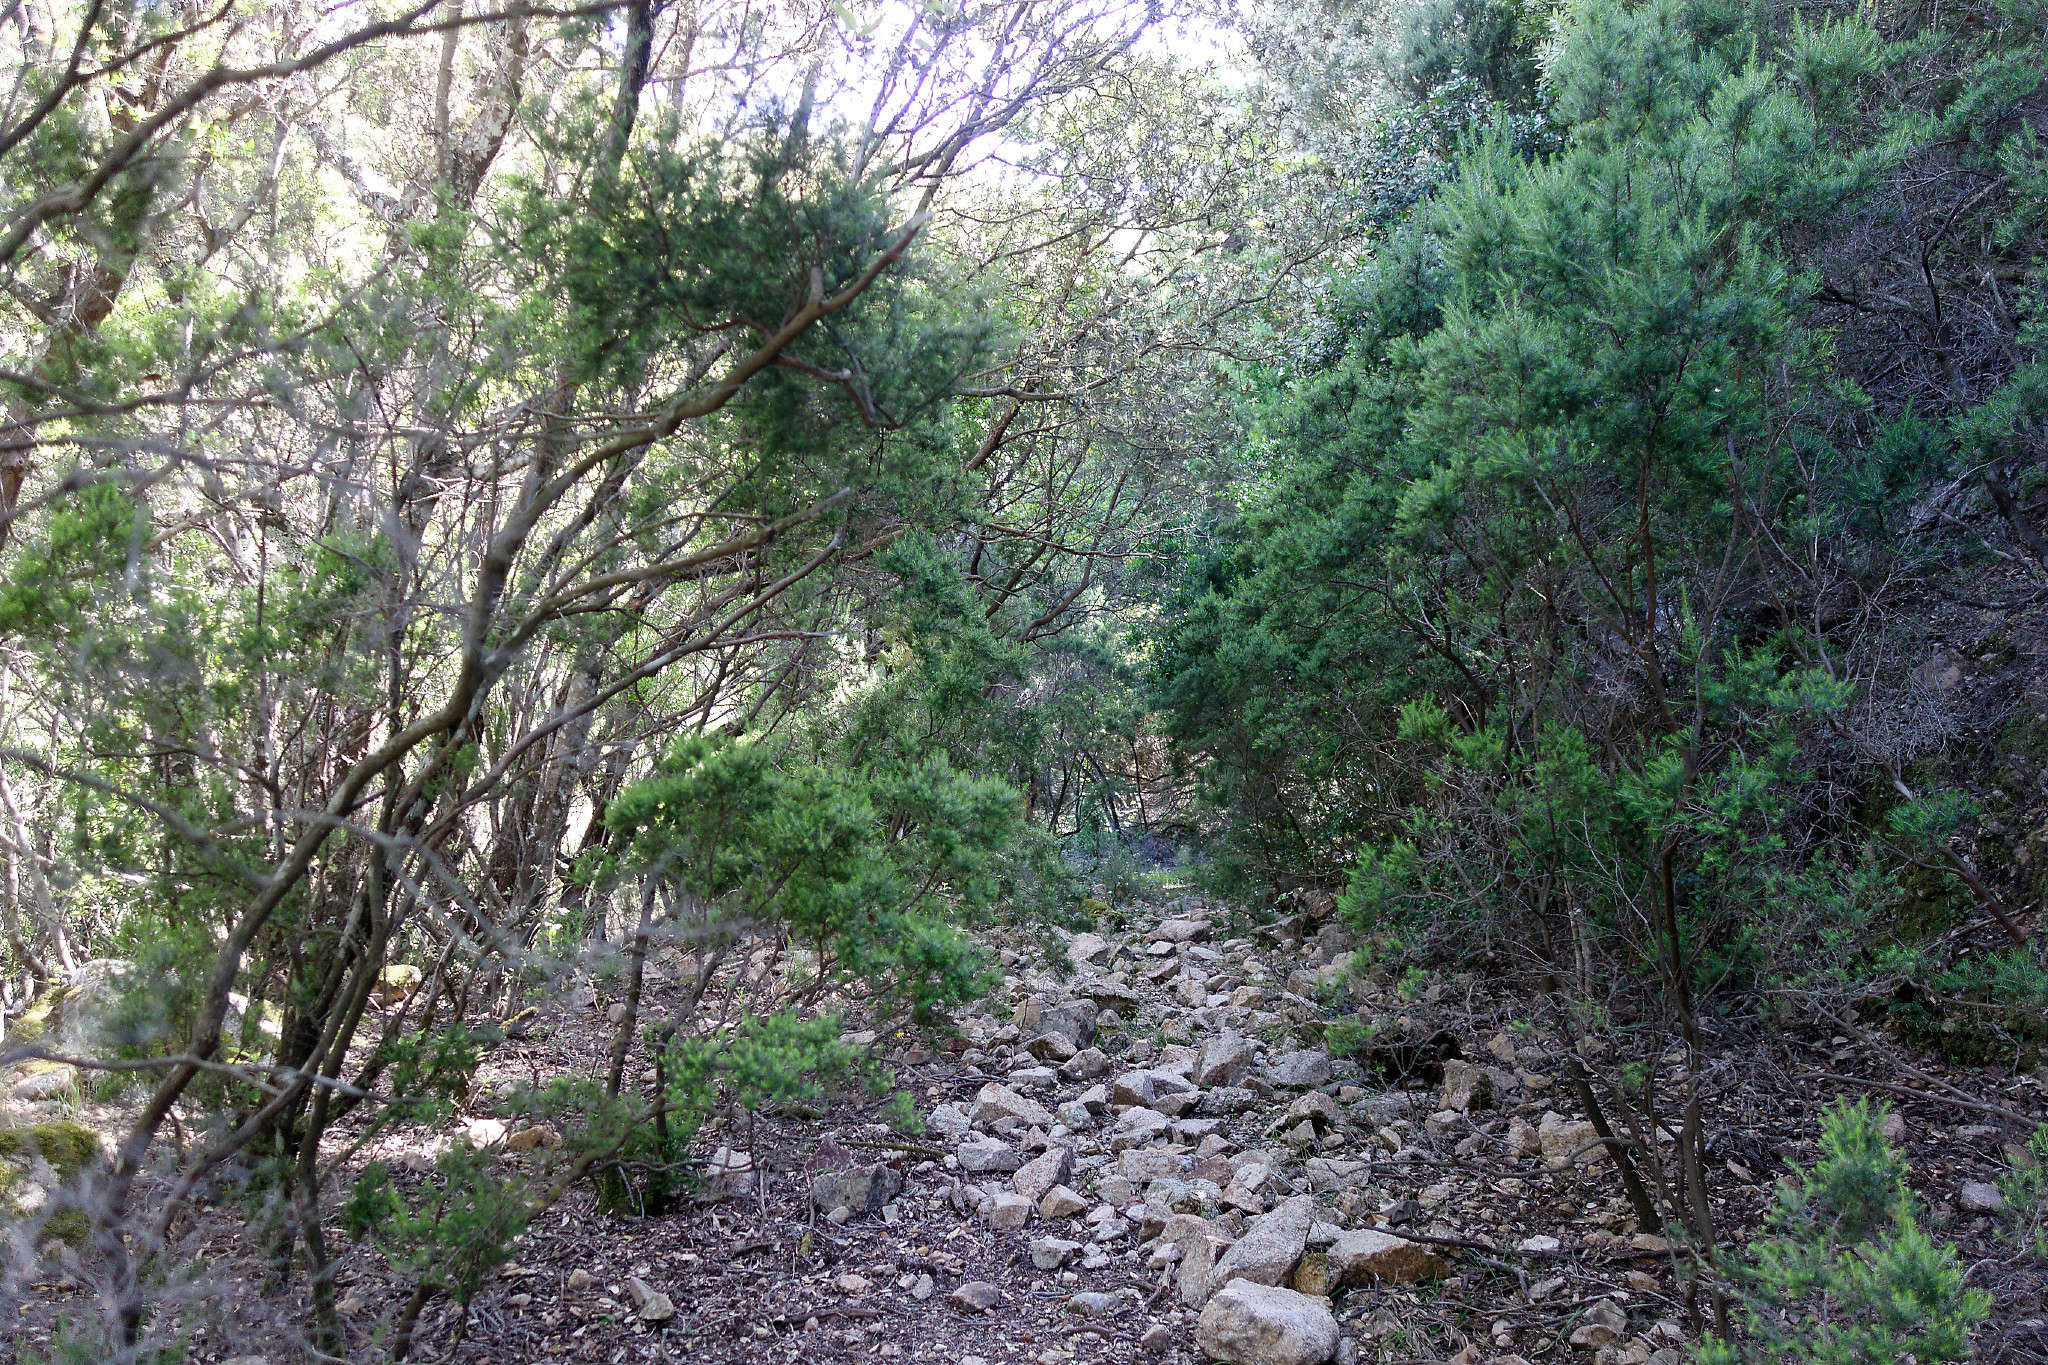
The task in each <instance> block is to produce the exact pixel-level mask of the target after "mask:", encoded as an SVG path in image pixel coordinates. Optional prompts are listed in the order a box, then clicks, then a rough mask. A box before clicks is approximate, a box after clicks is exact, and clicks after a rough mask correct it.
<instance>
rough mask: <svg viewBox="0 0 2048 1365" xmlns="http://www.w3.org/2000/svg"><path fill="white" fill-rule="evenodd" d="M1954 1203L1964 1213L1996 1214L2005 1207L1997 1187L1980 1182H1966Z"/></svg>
mask: <svg viewBox="0 0 2048 1365" xmlns="http://www.w3.org/2000/svg"><path fill="white" fill-rule="evenodd" d="M1956 1203H1957V1204H1958V1205H1959V1206H1960V1207H1961V1208H1962V1210H1963V1212H1964V1213H1997V1212H1998V1211H1999V1210H2000V1209H2002V1208H2004V1207H2005V1196H2004V1195H2002V1194H2000V1193H1999V1192H1998V1186H1996V1185H1990V1184H1986V1183H1985V1182H1984V1181H1982V1180H1966V1181H1964V1182H1963V1189H1962V1193H1961V1194H1960V1195H1959V1196H1958V1197H1957V1199H1956Z"/></svg>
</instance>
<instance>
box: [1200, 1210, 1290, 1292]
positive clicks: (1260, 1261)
mask: <svg viewBox="0 0 2048 1365" xmlns="http://www.w3.org/2000/svg"><path fill="white" fill-rule="evenodd" d="M1315 1212H1316V1201H1315V1197H1314V1196H1313V1195H1306V1194H1302V1195H1296V1196H1295V1197H1294V1198H1292V1199H1288V1200H1284V1201H1282V1202H1281V1203H1280V1204H1279V1205H1278V1206H1277V1207H1275V1208H1274V1210H1273V1211H1272V1212H1271V1213H1268V1214H1266V1215H1264V1216H1263V1217H1260V1218H1256V1219H1253V1220H1252V1224H1251V1226H1250V1227H1248V1228H1246V1229H1245V1233H1244V1236H1242V1237H1240V1238H1238V1239H1237V1241H1236V1242H1235V1243H1234V1244H1233V1245H1232V1246H1231V1248H1230V1250H1229V1251H1227V1252H1225V1253H1224V1255H1223V1259H1222V1260H1220V1261H1218V1262H1217V1263H1216V1269H1215V1272H1214V1273H1213V1274H1211V1275H1210V1277H1209V1291H1210V1292H1211V1293H1214V1292H1215V1291H1217V1290H1219V1289H1221V1288H1222V1287H1223V1286H1224V1285H1226V1284H1229V1283H1230V1282H1231V1281H1232V1280H1250V1281H1252V1282H1253V1283H1255V1284H1279V1283H1280V1282H1281V1281H1283V1280H1285V1279H1286V1278H1287V1273H1288V1272H1289V1271H1291V1270H1293V1269H1294V1263H1295V1262H1296V1261H1299V1260H1300V1259H1301V1253H1302V1251H1303V1250H1304V1249H1306V1247H1307V1246H1308V1229H1309V1224H1311V1223H1313V1222H1314V1221H1315Z"/></svg>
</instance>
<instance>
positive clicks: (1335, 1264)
mask: <svg viewBox="0 0 2048 1365" xmlns="http://www.w3.org/2000/svg"><path fill="white" fill-rule="evenodd" d="M1328 1255H1329V1258H1330V1273H1331V1278H1332V1279H1333V1280H1334V1281H1335V1282H1336V1283H1338V1284H1340V1285H1343V1286H1344V1287H1345V1288H1347V1289H1356V1288H1358V1287H1359V1286H1361V1285H1367V1284H1375V1283H1379V1284H1413V1283H1415V1282H1416V1281H1418V1280H1433V1279H1437V1278H1439V1277H1441V1276H1443V1275H1444V1274H1445V1273H1447V1272H1448V1271H1449V1269H1450V1267H1449V1265H1448V1264H1446V1263H1445V1261H1444V1258H1443V1257H1441V1256H1439V1255H1437V1254H1436V1253H1435V1252H1434V1251H1431V1250H1430V1249H1429V1248H1428V1247H1426V1246H1422V1245H1420V1244H1419V1243H1416V1242H1411V1241H1409V1240H1407V1239H1406V1238H1404V1237H1396V1236H1394V1235H1393V1234H1391V1233H1386V1232H1379V1231H1376V1230H1374V1229H1371V1228H1364V1229H1360V1230H1358V1231H1355V1232H1347V1233H1344V1234H1343V1235H1342V1236H1340V1237H1339V1238H1338V1239H1337V1240H1336V1241H1335V1242H1333V1243H1331V1244H1330V1250H1329V1252H1328Z"/></svg>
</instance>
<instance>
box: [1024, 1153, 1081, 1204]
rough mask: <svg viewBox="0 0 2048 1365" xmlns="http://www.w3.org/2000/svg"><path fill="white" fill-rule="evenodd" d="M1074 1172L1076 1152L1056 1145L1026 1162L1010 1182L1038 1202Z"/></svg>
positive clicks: (1027, 1197) (1031, 1199)
mask: <svg viewBox="0 0 2048 1365" xmlns="http://www.w3.org/2000/svg"><path fill="white" fill-rule="evenodd" d="M1073 1173H1074V1154H1073V1152H1072V1151H1071V1150H1069V1149H1068V1148H1065V1147H1054V1148H1051V1149H1050V1150H1048V1151H1047V1152H1046V1153H1045V1155H1044V1156H1041V1157H1038V1158H1036V1159H1034V1160H1032V1161H1028V1162H1026V1163H1025V1164H1024V1165H1023V1166H1021V1167H1019V1168H1018V1170H1017V1174H1015V1175H1014V1176H1012V1177H1010V1184H1011V1185H1012V1186H1013V1187H1015V1189H1016V1191H1017V1193H1019V1194H1021V1195H1023V1196H1024V1197H1025V1198H1026V1199H1029V1200H1030V1201H1031V1202H1032V1203H1034V1204H1036V1203H1037V1202H1038V1201H1039V1200H1040V1199H1043V1198H1044V1197H1045V1194H1046V1191H1048V1190H1050V1189H1051V1188H1052V1187H1053V1186H1055V1185H1063V1184H1065V1183H1066V1182H1067V1179H1068V1178H1069V1177H1070V1176H1072V1175H1073Z"/></svg>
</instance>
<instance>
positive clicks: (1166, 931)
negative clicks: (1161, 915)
mask: <svg viewBox="0 0 2048 1365" xmlns="http://www.w3.org/2000/svg"><path fill="white" fill-rule="evenodd" d="M1152 936H1153V937H1154V938H1160V939H1164V940H1166V941H1167V942H1168V943H1193V942H1195V941H1196V940H1198V939H1205V938H1207V937H1209V921H1207V920H1205V919H1166V920H1161V921H1159V927H1158V928H1157V929H1155V930H1153V932H1152Z"/></svg>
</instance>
